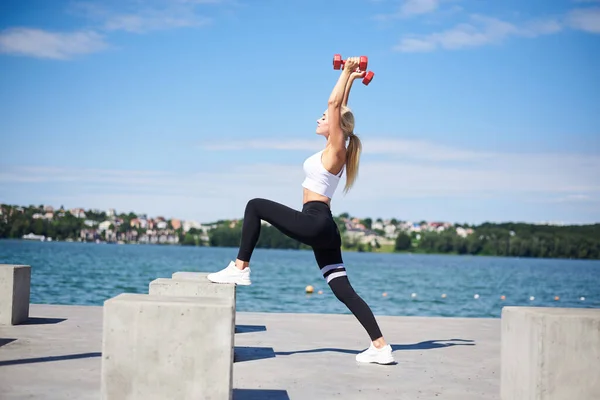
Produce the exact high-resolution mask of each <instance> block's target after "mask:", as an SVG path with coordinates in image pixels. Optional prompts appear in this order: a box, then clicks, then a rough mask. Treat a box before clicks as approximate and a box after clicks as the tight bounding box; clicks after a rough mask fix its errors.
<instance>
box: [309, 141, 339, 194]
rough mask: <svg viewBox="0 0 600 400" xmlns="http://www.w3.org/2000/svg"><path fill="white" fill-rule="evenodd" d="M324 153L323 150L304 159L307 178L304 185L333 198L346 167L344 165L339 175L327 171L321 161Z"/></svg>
mask: <svg viewBox="0 0 600 400" xmlns="http://www.w3.org/2000/svg"><path fill="white" fill-rule="evenodd" d="M322 154H323V150H321V151H319V152H318V153H315V154H313V155H312V156H310V157H308V158H307V159H306V160H305V161H304V165H303V167H304V174H305V175H306V178H305V179H304V182H302V186H303V187H305V188H306V189H308V190H311V191H313V192H315V193H318V194H320V195H322V196H327V197H329V198H330V199H331V198H332V197H333V193H334V192H335V189H336V188H337V185H338V183H339V182H340V178H341V177H342V174H343V173H344V168H343V167H342V170H341V171H340V173H339V174H338V175H334V174H332V173H331V172H329V171H327V170H326V169H325V167H324V166H323V163H322V162H321V155H322Z"/></svg>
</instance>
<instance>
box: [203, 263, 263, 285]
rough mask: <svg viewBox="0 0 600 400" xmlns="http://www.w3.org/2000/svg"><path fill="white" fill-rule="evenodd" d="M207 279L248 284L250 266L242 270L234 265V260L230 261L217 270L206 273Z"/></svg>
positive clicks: (215, 281) (217, 281) (216, 281)
mask: <svg viewBox="0 0 600 400" xmlns="http://www.w3.org/2000/svg"><path fill="white" fill-rule="evenodd" d="M207 278H208V280H209V281H211V282H214V283H235V284H236V285H244V286H248V285H250V284H251V283H252V282H251V281H250V267H247V268H244V269H243V270H241V269H239V268H238V267H236V266H235V262H234V261H231V262H230V263H229V265H228V266H227V267H225V268H223V269H222V270H221V271H219V272H214V273H212V274H208V276H207Z"/></svg>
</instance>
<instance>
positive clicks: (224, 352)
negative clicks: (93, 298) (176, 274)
mask: <svg viewBox="0 0 600 400" xmlns="http://www.w3.org/2000/svg"><path fill="white" fill-rule="evenodd" d="M103 312H104V320H103V337H102V367H101V370H102V372H101V398H102V399H104V400H116V399H118V400H134V399H143V400H153V399H157V400H158V399H161V400H162V399H215V400H219V399H226V400H230V399H231V396H232V386H233V348H234V343H233V337H234V332H233V324H232V318H233V308H232V304H231V301H229V300H227V299H225V298H218V297H178V296H158V295H149V294H134V293H124V294H121V295H119V296H116V297H114V298H111V299H108V300H106V301H105V302H104V309H103Z"/></svg>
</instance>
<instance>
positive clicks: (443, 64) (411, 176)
mask: <svg viewBox="0 0 600 400" xmlns="http://www.w3.org/2000/svg"><path fill="white" fill-rule="evenodd" d="M334 53H341V54H342V56H343V57H344V58H346V57H347V56H351V55H363V54H364V55H368V56H369V60H370V63H369V69H370V70H372V71H374V73H375V79H374V80H373V82H372V83H371V84H370V85H369V86H364V85H362V84H361V83H360V81H358V82H356V84H355V85H354V86H353V90H352V93H351V97H350V106H351V107H352V108H353V109H354V111H355V115H356V122H357V125H356V133H357V134H358V135H359V136H360V137H361V139H362V140H363V146H364V148H363V151H364V152H363V156H362V159H361V169H360V172H359V179H358V181H357V183H356V185H355V187H354V188H353V189H352V191H350V192H349V193H348V194H347V195H343V193H342V190H341V188H342V187H343V184H344V181H342V182H340V188H339V189H338V192H337V193H336V195H335V197H334V200H333V203H332V210H333V212H334V214H339V213H341V212H349V213H350V214H352V215H354V216H358V217H372V218H392V217H395V218H398V219H403V220H421V219H425V220H443V221H449V222H469V223H480V222H483V221H495V222H500V221H526V222H543V221H556V222H564V223H591V222H600V173H599V172H598V171H600V139H599V138H600V74H599V73H598V71H600V1H595V0H579V1H575V0H552V1H548V0H529V1H526V2H525V1H516V0H507V1H473V0H404V1H402V0H345V1H339V0H335V1H333V0H332V1H326V2H323V1H316V0H306V1H260V0H256V1H245V0H231V1H229V0H148V1H143V0H119V1H117V0H109V1H103V2H100V1H75V0H73V1H61V0H56V1H52V2H49V1H44V0H39V1H33V0H30V1H17V0H8V1H7V0H4V1H3V2H2V3H0V71H1V73H0V87H1V88H2V90H0V135H1V143H2V152H1V153H2V158H1V159H0V202H3V203H11V204H22V205H25V204H42V203H43V204H52V205H54V206H60V205H61V204H62V205H64V206H65V207H83V208H86V209H88V208H100V209H107V208H116V209H117V211H118V212H121V211H125V212H128V211H135V212H144V213H148V214H150V215H155V216H156V215H162V216H166V217H177V218H183V219H196V220H198V221H202V222H209V221H213V220H215V219H218V218H240V217H242V215H243V209H244V205H245V203H246V202H247V201H248V200H249V199H251V198H253V197H266V198H270V199H273V200H276V201H280V202H282V203H284V204H287V205H289V206H291V207H295V208H297V209H299V208H301V203H302V188H301V182H302V179H303V175H302V168H301V167H302V162H303V160H304V159H305V158H306V157H307V156H309V155H310V154H312V153H313V152H314V151H317V150H319V149H320V148H321V147H322V146H323V145H324V140H323V139H322V138H320V137H318V136H316V135H315V128H316V119H317V118H318V117H319V116H320V114H321V113H322V112H323V110H324V109H325V108H326V105H327V98H328V96H329V94H330V92H331V89H332V88H333V85H334V84H335V81H336V79H337V77H338V74H339V72H338V71H334V70H333V68H332V64H331V60H332V56H333V54H334Z"/></svg>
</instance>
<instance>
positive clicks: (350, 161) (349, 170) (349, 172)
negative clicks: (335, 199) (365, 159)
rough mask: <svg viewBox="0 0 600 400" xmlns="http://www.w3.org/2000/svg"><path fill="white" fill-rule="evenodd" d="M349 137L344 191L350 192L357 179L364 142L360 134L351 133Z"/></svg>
mask: <svg viewBox="0 0 600 400" xmlns="http://www.w3.org/2000/svg"><path fill="white" fill-rule="evenodd" d="M349 137H350V142H349V143H348V149H347V150H346V187H344V193H348V191H349V190H350V188H351V187H352V185H354V182H355V181H356V177H357V176H358V165H359V162H360V153H361V152H362V143H361V141H360V139H359V138H358V136H356V135H355V134H354V133H351V134H350V135H349Z"/></svg>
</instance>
